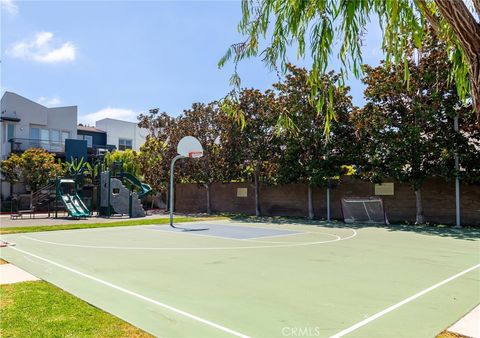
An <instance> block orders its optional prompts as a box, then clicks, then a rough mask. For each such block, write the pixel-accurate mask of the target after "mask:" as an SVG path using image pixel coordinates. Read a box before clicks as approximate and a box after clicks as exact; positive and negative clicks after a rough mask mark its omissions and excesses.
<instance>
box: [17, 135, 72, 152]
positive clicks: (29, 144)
mask: <svg viewBox="0 0 480 338" xmlns="http://www.w3.org/2000/svg"><path fill="white" fill-rule="evenodd" d="M9 142H10V145H11V151H12V153H18V152H22V151H25V150H27V149H29V148H42V149H45V150H46V151H48V152H51V153H63V152H65V142H62V141H51V140H36V139H28V138H12V139H10V140H9Z"/></svg>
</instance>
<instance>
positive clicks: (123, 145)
mask: <svg viewBox="0 0 480 338" xmlns="http://www.w3.org/2000/svg"><path fill="white" fill-rule="evenodd" d="M125 149H132V140H130V139H126V138H119V139H118V150H125Z"/></svg>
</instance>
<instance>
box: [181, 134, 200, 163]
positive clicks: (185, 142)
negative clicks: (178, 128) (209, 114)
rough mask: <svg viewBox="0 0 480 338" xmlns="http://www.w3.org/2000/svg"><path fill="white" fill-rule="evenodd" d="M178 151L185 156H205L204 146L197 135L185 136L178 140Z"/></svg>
mask: <svg viewBox="0 0 480 338" xmlns="http://www.w3.org/2000/svg"><path fill="white" fill-rule="evenodd" d="M177 153H178V154H179V155H182V156H185V157H190V158H198V157H202V156H203V147H202V145H201V144H200V141H198V140H197V139H196V138H195V137H193V136H185V137H183V138H182V139H181V140H180V142H178V145H177Z"/></svg>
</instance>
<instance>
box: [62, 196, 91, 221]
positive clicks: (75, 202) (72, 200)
mask: <svg viewBox="0 0 480 338" xmlns="http://www.w3.org/2000/svg"><path fill="white" fill-rule="evenodd" d="M62 202H63V205H64V206H65V209H67V211H68V214H69V215H70V216H72V217H88V216H90V210H88V208H87V207H86V206H85V204H84V203H83V201H82V200H81V199H80V197H79V196H78V195H77V194H75V195H68V194H67V195H62Z"/></svg>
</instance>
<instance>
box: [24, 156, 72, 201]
mask: <svg viewBox="0 0 480 338" xmlns="http://www.w3.org/2000/svg"><path fill="white" fill-rule="evenodd" d="M21 160H22V177H23V181H24V182H25V183H26V184H27V185H28V186H30V191H31V194H33V192H35V191H37V190H38V189H39V188H41V187H42V186H44V185H46V184H47V183H48V182H49V181H50V180H52V179H54V178H55V177H57V176H62V175H63V174H64V170H63V168H62V165H61V164H59V163H57V162H55V155H54V154H52V153H49V152H47V151H46V150H44V149H40V148H30V149H28V150H26V151H25V152H24V153H23V154H22V155H21Z"/></svg>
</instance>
